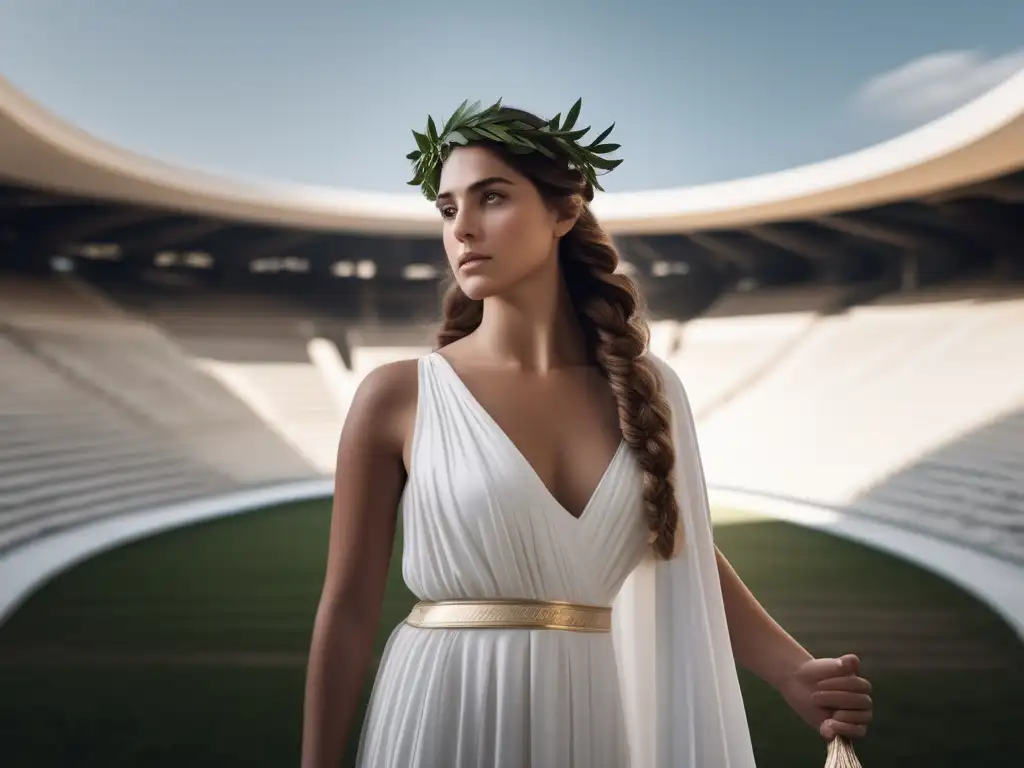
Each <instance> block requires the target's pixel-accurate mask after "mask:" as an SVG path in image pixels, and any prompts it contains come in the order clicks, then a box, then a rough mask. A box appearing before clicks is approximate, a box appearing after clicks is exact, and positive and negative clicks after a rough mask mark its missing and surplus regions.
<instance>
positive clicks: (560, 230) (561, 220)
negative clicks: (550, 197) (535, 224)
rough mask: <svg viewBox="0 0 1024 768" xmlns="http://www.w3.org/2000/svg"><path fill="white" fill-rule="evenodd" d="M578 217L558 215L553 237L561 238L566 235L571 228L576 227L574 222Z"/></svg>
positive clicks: (576, 215) (575, 215)
mask: <svg viewBox="0 0 1024 768" xmlns="http://www.w3.org/2000/svg"><path fill="white" fill-rule="evenodd" d="M579 217H580V216H579V214H578V213H574V214H572V215H565V214H560V215H559V216H558V218H557V219H556V220H555V237H559V238H561V237H565V236H566V235H568V234H569V233H570V232H571V231H572V228H573V227H575V226H576V221H577V220H578V219H579Z"/></svg>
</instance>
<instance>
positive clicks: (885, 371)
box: [698, 289, 1024, 563]
mask: <svg viewBox="0 0 1024 768" xmlns="http://www.w3.org/2000/svg"><path fill="white" fill-rule="evenodd" d="M929 295H930V296H932V297H933V298H932V299H931V300H928V301H924V302H923V303H913V302H908V301H906V300H905V299H900V298H899V297H885V298H884V299H883V300H880V301H879V302H877V303H874V304H871V305H867V306H863V307H857V308H854V309H852V310H850V311H848V312H846V313H843V314H839V315H833V316H829V317H823V318H821V319H820V320H819V321H818V322H817V323H816V326H815V328H814V329H813V330H812V332H811V333H810V334H809V335H808V337H807V338H805V339H804V340H803V341H802V343H801V344H800V345H799V346H798V347H797V349H796V350H795V351H794V352H793V353H792V354H791V355H790V356H789V357H788V358H787V359H786V360H784V361H783V362H782V363H781V364H780V365H778V366H776V367H775V368H774V369H772V370H771V371H770V372H768V373H767V374H766V375H765V376H764V377H763V378H762V379H761V380H760V381H759V382H758V383H757V385H756V386H754V387H752V388H750V389H748V390H746V391H744V392H742V393H741V394H740V395H739V396H738V397H737V398H735V399H734V400H733V402H731V403H730V404H729V405H728V407H726V408H723V409H721V410H719V411H717V412H715V413H714V414H712V416H711V418H709V419H705V420H703V421H701V422H700V423H699V424H698V432H699V433H700V437H701V446H702V453H703V458H704V464H705V467H706V469H707V471H708V474H709V476H710V478H711V480H712V482H714V483H715V484H718V485H720V486H723V487H729V488H737V489H747V490H751V491H755V492H760V493H767V494H770V495H772V496H777V497H781V498H791V499H798V500H803V501H809V502H813V503H821V504H824V505H825V506H830V507H840V508H845V509H847V510H850V511H854V512H859V513H860V514H863V515H866V516H868V517H872V518H876V519H882V520H885V521H887V522H889V523H893V524H897V525H900V526H902V527H906V528H911V529H914V530H917V531H922V532H926V533H928V534H930V535H934V536H937V537H940V538H945V539H953V540H956V541H958V542H960V543H963V544H968V545H971V546H974V547H977V548H980V549H983V550H984V551H986V552H989V553H991V554H996V555H998V556H1001V557H1006V558H1009V559H1012V560H1014V561H1016V562H1022V563H1024V501H1022V498H1021V489H1022V488H1024V462H1022V461H1021V452H1022V450H1024V419H1022V418H1021V417H1020V413H1021V411H1022V410H1024V354H1022V350H1024V297H1020V296H1019V294H1018V295H1017V297H1016V298H1015V297H1014V296H1013V295H1009V296H1008V295H1006V294H1005V292H1004V293H1001V294H1000V293H996V292H993V293H992V294H991V295H989V296H984V297H978V296H973V295H972V293H971V292H970V291H966V292H959V291H956V290H952V289H946V290H943V291H934V292H930V293H929Z"/></svg>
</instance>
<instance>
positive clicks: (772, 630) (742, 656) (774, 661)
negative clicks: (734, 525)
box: [715, 547, 813, 689]
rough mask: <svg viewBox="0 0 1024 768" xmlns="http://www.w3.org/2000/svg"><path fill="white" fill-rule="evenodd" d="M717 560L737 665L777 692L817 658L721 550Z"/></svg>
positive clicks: (717, 550) (717, 554)
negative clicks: (766, 605) (765, 605)
mask: <svg viewBox="0 0 1024 768" xmlns="http://www.w3.org/2000/svg"><path fill="white" fill-rule="evenodd" d="M715 556H716V558H717V560H718V575H719V578H720V580H721V582H722V599H723V601H724V602H725V615H726V621H727V623H728V625H729V637H730V639H731V641H732V648H733V655H734V656H735V657H736V662H737V663H738V664H739V665H740V666H741V667H743V668H744V669H747V670H749V671H751V672H753V673H754V674H755V675H757V676H758V677H760V678H761V679H762V680H764V681H765V682H766V683H768V684H769V685H771V686H772V687H774V688H776V689H777V688H779V687H780V686H781V685H782V684H783V682H785V681H786V680H787V679H788V678H789V677H790V676H791V675H792V674H793V673H794V672H795V671H796V670H797V669H799V668H800V666H801V665H802V664H804V663H805V662H807V661H808V660H810V659H811V658H813V657H812V656H811V654H810V653H808V652H807V651H806V650H805V649H804V648H803V646H801V645H800V644H799V643H798V642H797V641H796V640H794V639H793V638H792V637H791V636H790V635H789V633H788V632H786V630H784V629H783V628H782V627H780V626H779V624H778V623H777V622H776V621H775V620H774V619H773V618H772V617H771V616H770V615H769V614H768V612H767V611H766V610H765V609H764V608H763V607H762V606H761V604H760V603H759V602H758V601H757V598H755V597H754V595H753V594H752V593H751V592H750V590H749V589H748V588H747V585H746V584H744V583H743V581H742V580H741V579H740V576H739V574H738V573H736V571H735V570H734V569H733V567H732V564H731V563H730V562H729V561H728V560H727V559H726V557H725V555H723V554H722V552H721V551H720V550H719V549H718V548H717V547H716V548H715Z"/></svg>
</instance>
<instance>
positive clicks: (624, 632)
mask: <svg viewBox="0 0 1024 768" xmlns="http://www.w3.org/2000/svg"><path fill="white" fill-rule="evenodd" d="M649 359H651V360H652V361H653V362H654V363H655V366H656V368H657V369H658V372H659V373H660V374H661V377H662V380H663V381H664V387H665V395H666V396H667V398H668V400H669V403H670V404H671V407H672V415H673V418H672V426H673V429H672V436H673V440H674V444H675V451H676V468H675V487H676V498H677V499H678V502H679V514H680V523H681V525H682V530H683V536H684V542H683V548H682V551H681V552H679V553H677V555H676V556H675V557H674V558H673V559H671V560H668V561H662V560H656V559H655V558H654V557H653V555H651V556H648V557H646V558H645V559H644V560H643V561H642V562H641V563H640V564H639V565H638V566H637V568H636V569H635V570H634V572H633V573H632V574H631V575H630V576H629V578H628V579H627V580H626V582H625V584H624V585H623V587H622V590H621V591H620V593H619V595H618V596H617V598H616V600H615V603H614V608H613V612H612V615H613V633H614V641H615V647H616V655H617V658H618V663H619V670H620V677H621V685H622V696H623V702H624V706H625V710H626V726H627V729H628V733H629V739H630V751H631V768H752V766H754V754H753V748H752V747H751V742H750V732H749V730H748V726H747V718H746V712H745V710H744V706H743V698H742V695H741V693H740V686H739V680H738V677H737V673H736V663H735V660H734V658H733V653H732V645H731V643H730V641H729V629H728V626H727V624H726V618H725V605H724V603H723V600H722V589H721V583H720V581H719V575H718V563H717V560H716V557H715V546H714V541H713V539H712V534H711V517H710V507H709V505H708V496H707V488H706V485H705V480H704V470H703V466H702V464H701V458H700V452H699V449H698V445H697V433H696V430H695V427H694V420H693V413H692V411H691V409H690V404H689V400H688V398H687V396H686V391H685V390H684V388H683V384H682V382H681V381H680V380H679V377H678V375H677V374H676V372H675V371H673V370H672V369H671V368H670V367H669V366H668V365H667V364H666V363H665V362H664V361H662V360H660V359H658V358H656V357H654V356H653V355H650V356H649Z"/></svg>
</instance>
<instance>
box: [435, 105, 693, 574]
mask: <svg viewBox="0 0 1024 768" xmlns="http://www.w3.org/2000/svg"><path fill="white" fill-rule="evenodd" d="M504 109H506V110H508V111H509V112H510V113H514V114H515V115H516V116H517V117H518V119H520V120H523V121H525V122H529V123H532V124H534V125H538V126H539V125H543V124H544V121H542V120H540V119H539V118H538V117H536V116H534V115H531V114H530V113H528V112H522V111H521V110H513V109H511V108H508V107H506V108H504ZM481 143H483V144H484V145H485V146H487V147H488V148H489V149H491V150H493V151H494V152H495V153H496V154H498V156H499V157H501V159H502V160H503V161H504V162H506V163H507V164H508V165H509V166H511V167H512V168H515V169H516V170H517V171H518V172H519V173H521V174H522V175H523V176H525V177H526V178H528V179H530V181H531V182H533V184H534V185H535V186H536V187H537V189H538V191H539V192H540V194H541V196H542V197H543V198H544V199H545V200H546V201H547V202H548V203H549V204H551V205H554V206H557V208H558V209H559V210H560V211H561V212H564V213H566V214H569V215H572V214H578V218H577V221H576V224H575V226H574V227H573V228H572V230H570V231H569V233H568V234H566V235H565V236H564V237H563V238H562V239H561V241H560V242H559V251H558V258H559V262H560V265H561V268H562V275H563V278H564V280H565V283H566V286H567V287H568V291H569V296H570V298H571V300H572V304H573V307H574V308H575V310H576V315H577V318H578V320H579V323H580V325H581V327H582V328H583V333H584V335H585V337H586V340H587V347H588V350H589V352H590V356H591V358H592V360H593V361H594V363H595V364H596V365H597V366H598V368H599V369H600V370H601V371H602V373H603V374H604V375H605V377H606V378H607V379H608V382H609V384H610V385H611V388H612V392H613V393H614V395H615V400H616V402H617V404H618V410H619V428H620V429H621V431H622V435H623V438H624V439H625V441H626V443H627V444H628V445H629V447H630V448H631V449H632V450H633V452H634V454H635V455H636V457H637V460H638V462H639V464H640V466H641V468H642V469H643V472H644V488H643V500H644V514H645V518H646V521H647V527H648V529H649V530H650V531H651V534H652V536H653V544H652V547H653V549H654V551H655V553H656V554H657V555H658V556H660V557H662V558H664V559H668V558H669V557H671V556H672V553H673V551H675V549H676V547H677V542H676V537H677V535H681V534H682V531H678V530H677V529H678V527H679V508H678V505H677V503H676V496H675V490H674V483H673V480H672V469H673V465H674V463H675V448H674V446H673V444H672V433H671V427H670V415H671V412H670V409H669V404H668V401H667V399H666V398H665V395H664V394H663V391H662V381H661V378H660V376H659V375H658V372H657V370H656V369H655V368H654V365H653V363H652V362H651V361H650V360H648V359H647V358H646V357H645V356H644V353H645V352H646V350H647V344H648V341H649V339H650V330H649V328H648V326H647V323H646V321H645V320H644V318H643V317H642V311H643V305H642V301H641V298H640V292H639V290H638V289H637V286H636V284H635V283H634V282H633V281H632V280H631V279H630V278H629V277H627V276H626V275H623V274H620V273H616V272H615V270H616V268H617V267H618V264H619V254H618V252H617V251H616V249H615V246H614V244H613V243H612V240H611V238H610V237H609V236H608V234H607V233H606V232H605V231H604V230H603V229H602V228H601V225H600V224H599V223H598V221H597V219H596V218H595V217H594V214H593V213H592V212H591V210H590V206H589V203H590V202H591V201H592V200H593V198H594V189H593V186H592V185H591V184H590V183H589V182H587V181H586V179H585V178H584V177H583V175H582V174H581V173H580V172H579V171H577V170H575V169H573V168H571V167H570V166H569V165H568V163H567V162H566V161H554V160H551V159H549V158H547V157H545V156H544V155H542V154H540V153H536V152H534V153H530V154H514V153H512V152H509V151H508V150H507V149H505V147H504V146H503V145H501V144H496V143H493V144H492V143H490V142H481ZM552 149H555V148H554V147H552ZM442 307H443V313H444V318H443V320H442V323H441V329H440V331H439V332H438V335H437V345H438V347H439V348H440V347H443V346H445V345H447V344H451V343H452V342H453V341H456V340H457V339H460V338H462V337H463V336H466V335H468V334H469V333H471V332H472V331H474V330H475V329H476V328H477V326H479V325H480V321H481V319H482V318H483V302H482V301H476V300H473V299H470V298H469V297H468V296H466V294H465V293H463V292H462V290H461V289H460V288H459V286H458V283H456V282H455V281H454V280H453V281H452V284H451V286H450V287H449V288H448V291H447V293H446V294H445V297H444V301H443V304H442Z"/></svg>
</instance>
